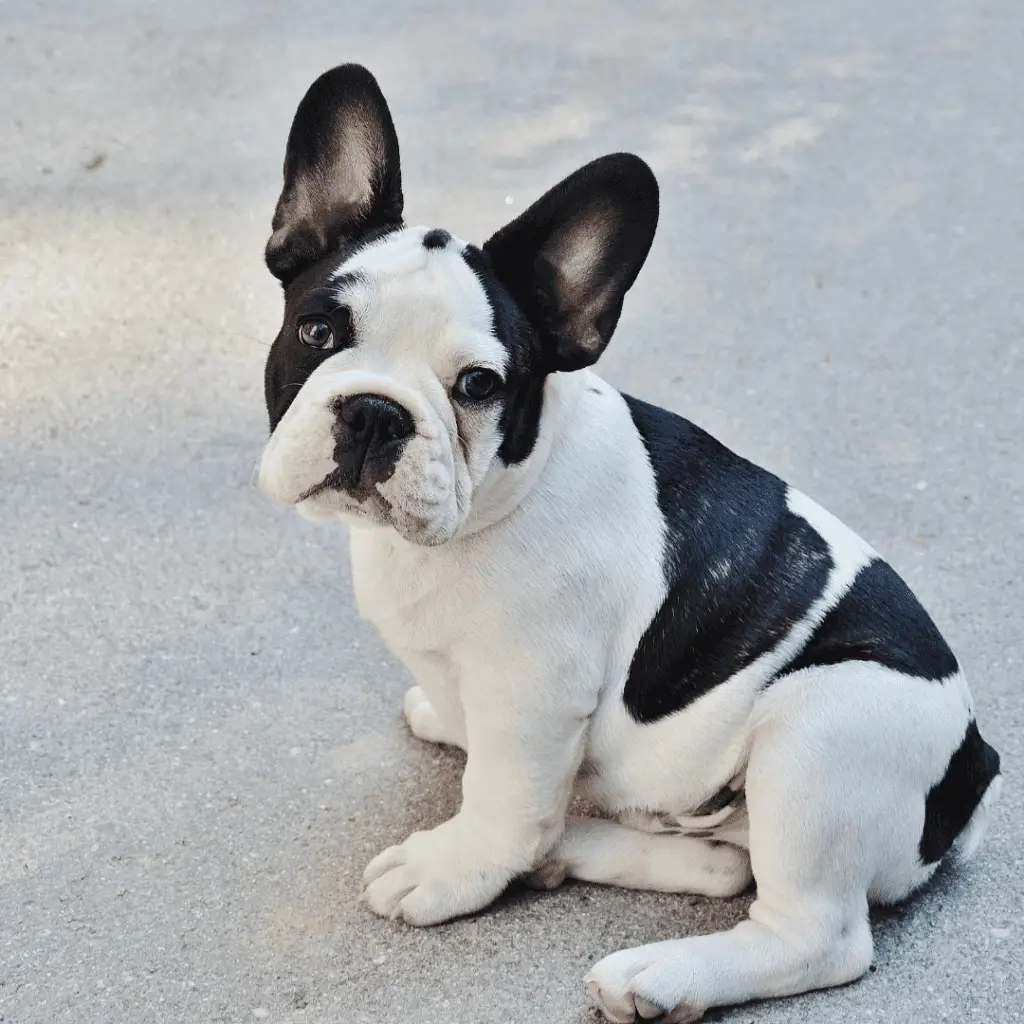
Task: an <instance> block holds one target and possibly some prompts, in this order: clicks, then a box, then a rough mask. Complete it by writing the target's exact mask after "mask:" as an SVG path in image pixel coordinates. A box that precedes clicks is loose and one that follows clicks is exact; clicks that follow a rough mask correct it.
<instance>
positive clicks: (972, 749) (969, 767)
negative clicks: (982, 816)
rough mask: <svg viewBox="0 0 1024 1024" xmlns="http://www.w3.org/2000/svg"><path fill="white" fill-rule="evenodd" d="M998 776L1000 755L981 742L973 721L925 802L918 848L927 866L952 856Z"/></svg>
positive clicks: (922, 860)
mask: <svg viewBox="0 0 1024 1024" xmlns="http://www.w3.org/2000/svg"><path fill="white" fill-rule="evenodd" d="M998 774H999V755H998V754H997V753H996V751H995V750H993V749H992V747H990V746H989V745H988V744H987V743H986V742H985V741H984V740H983V739H982V738H981V733H979V732H978V723H977V722H975V721H972V722H971V723H970V725H968V726H967V731H966V732H965V733H964V738H963V742H961V744H960V746H959V747H957V749H956V750H955V751H954V753H953V756H952V757H951V758H950V759H949V765H948V767H947V768H946V773H945V775H943V776H942V778H941V779H940V780H939V781H938V782H937V783H936V784H935V785H934V786H932V788H931V790H930V791H929V793H928V796H927V797H926V799H925V802H924V828H923V829H922V831H921V842H920V844H919V845H918V853H919V854H920V857H921V862H922V863H923V864H934V863H935V862H936V861H938V860H941V859H942V858H943V857H944V856H945V855H946V854H947V853H948V852H949V848H950V847H951V846H952V845H953V842H954V840H955V839H956V837H957V836H958V835H960V833H961V832H962V831H963V830H964V827H965V826H966V825H967V822H968V821H970V818H971V815H972V814H973V813H974V809H975V808H976V807H977V806H978V804H979V802H980V801H981V798H982V797H983V796H984V795H985V790H987V789H988V787H989V784H990V783H991V782H992V780H993V779H994V778H995V777H996V776H997V775H998Z"/></svg>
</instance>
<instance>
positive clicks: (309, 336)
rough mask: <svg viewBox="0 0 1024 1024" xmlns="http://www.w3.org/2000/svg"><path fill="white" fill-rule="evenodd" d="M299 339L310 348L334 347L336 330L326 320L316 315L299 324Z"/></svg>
mask: <svg viewBox="0 0 1024 1024" xmlns="http://www.w3.org/2000/svg"><path fill="white" fill-rule="evenodd" d="M299 341H301V342H302V344H303V345H306V346H307V347H309V348H319V349H327V348H334V331H333V330H331V325H330V324H329V323H328V322H327V321H326V320H321V319H320V318H319V317H314V318H313V319H311V320H303V321H302V323H301V324H299Z"/></svg>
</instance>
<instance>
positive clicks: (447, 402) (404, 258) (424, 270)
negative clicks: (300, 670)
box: [260, 65, 1001, 1021]
mask: <svg viewBox="0 0 1024 1024" xmlns="http://www.w3.org/2000/svg"><path fill="white" fill-rule="evenodd" d="M402 205H403V201H402V187H401V175H400V169H399V156H398V141H397V138H396V136H395V130H394V126H393V124H392V120H391V116H390V114H389V112H388V108H387V104H386V103H385V100H384V97H383V96H382V95H381V92H380V90H379V88H378V86H377V83H376V82H375V81H374V79H373V77H372V76H371V75H370V74H369V72H367V71H366V70H365V69H363V68H361V67H357V66H354V65H347V66H343V67H339V68H336V69H334V70H333V71H330V72H328V73H327V74H325V75H323V76H322V77H321V78H320V79H318V80H317V81H316V82H315V83H314V84H313V85H312V86H311V88H310V90H309V92H308V93H307V94H306V96H305V98H304V99H303V100H302V103H301V104H300V105H299V108H298V112H297V113H296V116H295V121H294V124H293V125H292V129H291V134H290V136H289V139H288V147H287V154H286V157H285V164H284V190H283V192H282V194H281V198H280V200H279V202H278V204H277V210H276V212H275V214H274V221H273V235H272V236H271V238H270V241H269V243H268V245H267V250H266V258H267V264H268V266H269V267H270V270H271V271H272V272H273V273H274V274H275V275H276V276H277V277H278V278H279V279H280V280H281V282H282V283H283V285H284V294H285V317H284V326H283V327H282V328H281V333H280V334H279V335H278V337H277V339H276V341H275V342H274V344H273V347H272V348H271V350H270V354H269V358H268V360H267V368H266V400H267V408H268V411H269V414H270V426H271V429H272V434H271V437H270V440H269V441H268V443H267V445H266V449H265V451H264V453H263V457H262V464H261V468H260V483H261V487H262V489H263V490H264V492H265V493H266V494H267V495H268V496H269V497H270V498H272V499H273V500H274V501H277V502H281V503H284V504H287V505H294V506H296V507H297V508H298V511H299V512H300V513H301V514H302V515H303V516H305V517H307V518H309V519H313V520H317V521H335V520H341V521H342V522H346V523H348V524H349V525H350V527H351V552H352V565H353V578H354V581H355V590H356V597H357V601H358V605H359V609H360V612H361V613H362V615H363V616H365V617H366V618H367V619H369V620H370V621H371V622H373V623H374V625H375V626H376V627H377V629H379V630H380V632H381V634H382V635H383V637H384V638H385V640H386V641H387V643H388V644H389V645H390V647H391V649H392V650H393V651H394V652H395V654H396V655H397V656H398V657H399V658H401V659H402V661H403V662H404V663H405V665H406V666H407V667H408V668H409V671H410V672H411V673H412V675H413V677H414V679H415V682H416V685H415V686H413V687H412V688H411V689H410V690H409V691H408V693H407V694H406V696H405V717H406V719H407V720H408V723H409V726H410V728H411V729H412V732H413V733H414V734H415V735H416V736H418V737H420V738H421V739H424V740H428V741H431V742H434V743H448V744H455V745H457V746H459V747H462V748H463V749H464V750H465V751H466V754H467V760H466V768H465V774H464V777H463V782H462V791H463V801H462V807H461V809H460V810H459V812H458V814H456V815H455V817H454V818H452V819H451V820H450V821H447V822H445V823H444V824H442V825H439V826H438V827H437V828H434V829H432V830H430V831H428V832H417V833H415V834H414V835H412V836H410V837H409V838H408V839H407V840H406V841H405V842H404V843H401V844H400V845H398V846H394V847H392V848H391V849H389V850H385V851H384V852H383V853H381V854H380V855H379V856H378V857H376V858H375V859H374V860H373V861H372V862H371V863H370V865H369V867H367V869H366V874H365V876H364V898H365V900H366V902H367V903H369V905H370V907H371V908H372V909H373V910H374V911H375V912H376V913H378V914H382V915H384V916H387V917H393V918H401V919H403V920H405V921H407V922H409V923H410V924H415V925H428V924H434V923H436V922H439V921H446V920H448V919H449V918H453V917H456V916H458V915H460V914H468V913H471V912H473V911H475V910H479V909H480V908H481V907H485V906H486V905H487V904H488V903H490V902H491V901H492V900H494V899H495V897H497V896H498V895H499V894H500V893H501V892H502V890H503V889H504V888H505V887H506V886H507V885H508V884H509V882H510V881H511V880H512V879H514V878H517V877H526V878H528V879H531V880H532V881H533V882H534V884H538V885H541V886H555V885H557V884H558V883H559V882H561V881H562V880H563V879H564V878H566V877H572V878H579V879H586V880H588V881H592V882H604V883H607V884H611V885H620V886H627V887H631V888H637V889H658V890H662V891H665V892H692V893H705V894H709V895H722V896H727V895H730V894H733V893H738V892H740V891H741V890H743V889H744V888H746V886H747V885H748V884H749V883H750V881H751V878H752V877H753V878H754V879H756V882H757V899H756V901H755V902H754V904H753V905H752V906H751V908H750V917H749V920H746V921H743V922H742V923H741V924H739V925H737V926H736V927H735V928H733V929H732V930H731V931H728V932H723V933H720V934H717V935H707V936H700V937H691V938H685V939H678V940H673V941H667V942H657V943H653V944H651V945H647V946H641V947H639V948H637V949H627V950H623V951H622V952H618V953H614V954H612V955H611V956H607V957H605V959H603V960H601V961H600V962H599V963H598V964H597V965H596V966H595V967H594V968H593V970H592V971H591V972H590V973H589V974H588V975H587V978H586V981H587V985H588V987H589V989H590V993H591V995H592V997H593V998H594V1000H595V1001H596V1002H597V1004H598V1006H600V1008H601V1009H602V1010H603V1011H604V1013H605V1015H606V1016H607V1017H608V1018H609V1019H611V1020H613V1021H632V1020H635V1019H636V1018H637V1017H640V1018H651V1017H659V1016H661V1015H663V1014H667V1019H668V1020H672V1021H692V1020H696V1019H698V1018H699V1017H700V1016H701V1015H702V1014H703V1013H704V1011H705V1010H706V1009H708V1007H712V1006H720V1005H723V1004H729V1003H737V1002H742V1001H744V1000H749V999H758V998H762V997H767V996H783V995H789V994H792V993H796V992H804V991H807V990H808V989H814V988H820V987H824V986H828V985H840V984H843V983H844V982H848V981H851V980H853V979H854V978H857V977H859V976H860V975H862V974H863V973H864V972H865V971H866V970H867V968H868V965H869V964H870V962H871V956H872V939H871V931H870V927H869V924H868V904H869V902H881V903H888V902H892V901H895V900H900V899H902V898H903V897H905V896H907V895H908V894H909V893H911V892H912V891H913V890H914V889H916V888H917V887H918V886H920V885H921V884H922V883H924V882H925V881H927V879H928V878H930V877H931V875H932V874H933V873H934V871H935V869H936V867H937V865H938V863H939V861H940V860H941V859H942V858H943V857H944V856H945V855H946V854H947V853H949V852H950V850H951V849H953V848H956V849H957V851H958V852H959V854H960V855H961V856H969V855H970V854H971V853H973V852H974V851H975V850H976V849H977V847H978V845H979V843H980V841H981V839H982V835H983V833H984V831H985V825H986V821H987V818H988V812H989V808H990V806H991V805H992V803H993V802H994V800H995V798H996V796H997V794H998V790H999V785H1000V783H1001V778H1000V776H999V757H998V755H997V754H996V752H995V751H994V750H993V749H992V748H991V747H990V746H988V745H987V744H986V743H985V742H984V741H983V740H982V738H981V736H980V735H979V732H978V727H977V725H976V724H975V717H974V708H973V704H972V700H971V695H970V692H969V691H968V688H967V683H966V682H965V680H964V677H963V675H962V674H961V672H960V669H959V666H958V664H957V661H956V658H955V657H954V656H953V654H952V652H951V651H950V649H949V648H948V647H947V645H946V643H945V642H944V641H943V639H942V637H941V636H940V634H939V632H938V630H937V629H936V628H935V626H934V624H933V623H932V621H931V619H930V618H929V617H928V615H927V614H926V613H925V611H924V610H923V609H922V608H921V606H920V605H919V604H918V603H917V601H916V600H915V598H914V597H913V595H912V594H911V593H910V591H909V590H908V589H907V587H906V585H905V584H904V583H903V582H902V580H901V579H900V578H899V577H898V576H897V575H896V573H895V572H894V571H893V570H892V569H891V568H890V567H889V566H888V565H887V564H886V563H885V562H884V561H882V559H881V558H879V556H878V555H877V554H876V553H875V552H874V551H873V550H872V549H871V548H870V547H869V546H868V545H867V544H865V543H864V542H863V541H862V540H861V539H860V538H859V537H858V536H857V535H856V534H854V533H853V532H852V531H851V530H849V529H848V528H847V527H845V526H844V525H843V524H842V523H840V522H839V521H838V520H836V519H835V518H834V517H833V516H831V515H830V514H829V513H828V512H826V511H825V510H824V509H822V508H821V507H820V506H818V505H816V504H815V503H814V502H813V501H812V500H811V499H810V498H808V497H806V496H805V495H803V494H801V493H799V492H798V491H795V490H793V489H792V488H790V487H787V486H786V484H784V483H783V482H782V481H781V480H779V479H777V478H776V477H774V476H772V474H770V473H768V472H766V471H764V470H762V469H759V468H758V467H757V466H754V465H751V463H749V462H747V461H745V460H744V459H742V458H740V457H739V456H737V455H734V454H733V453H732V452H731V451H729V450H728V449H726V448H724V447H723V446H722V445H721V444H719V443H718V442H717V441H715V440H714V439H713V438H711V437H709V436H708V435H707V434H706V433H704V432H703V431H702V430H700V429H699V428H698V427H696V426H694V425H693V424H692V423H689V422H687V421H686V420H684V419H681V418H680V417H678V416H675V415H673V414H671V413H669V412H666V411H664V410H662V409H658V408H655V407H653V406H650V405H647V404H645V403H644V402H641V401H639V400H637V399H634V398H630V397H628V396H625V395H622V394H620V393H619V392H617V391H616V390H615V389H614V388H612V387H610V386H609V385H608V384H606V383H605V382H604V381H603V380H602V379H601V378H600V377H598V376H596V375H595V374H594V373H593V372H591V370H590V369H588V368H589V367H590V366H591V365H592V364H593V363H594V362H596V361H597V359H598V358H599V356H600V355H601V353H602V351H603V350H604V348H605V346H606V345H607V344H608V342H609V340H610V339H611V336H612V333H613V331H614V330H615V325H616V323H617V321H618V318H619V313H620V311H621V308H622V301H623V297H624V296H625V294H626V292H627V291H628V290H629V288H630V286H631V285H632V284H633V281H634V280H635V279H636V276H637V274H638V272H639V270H640V267H641V266H642V264H643V262H644V260H645V258H646V256H647V253H648V250H649V248H650V246H651V241H652V239H653V237H654V230H655V226H656V224H657V220H658V186H657V183H656V182H655V179H654V176H653V175H652V173H651V171H650V169H649V168H648V167H647V165H646V164H644V163H643V161H641V160H640V159H638V158H637V157H635V156H631V155H629V154H625V153H620V154H616V155H613V156H607V157H603V158H602V159H599V160H595V161H594V162H593V163H590V164H588V165H587V166H585V167H583V168H582V169H580V170H579V171H577V172H576V173H575V174H572V175H570V176H569V177H568V178H567V179H566V180H565V181H563V182H562V183H561V184H559V185H557V186H556V187H555V188H554V189H552V190H551V191H550V192H548V193H547V194H546V195H545V196H543V197H542V198H541V199H539V200H538V201H537V202H536V203H535V204H534V205H533V206H531V207H530V208H529V209H528V210H526V212H525V213H523V214H522V215H521V216H519V217H517V218H516V219H515V220H514V221H512V223H510V224H509V225H507V226H506V227H504V228H502V229H501V230H500V231H499V232H498V233H497V234H496V235H494V237H492V238H491V239H490V241H488V242H486V243H485V244H484V245H483V246H482V247H481V248H477V247H476V246H474V245H470V244H468V243H466V242H463V241H460V240H459V239H457V238H455V237H454V236H453V235H451V234H449V233H448V232H447V231H444V230H441V229H437V228H435V229H431V230H427V229H425V228H420V227H407V226H406V225H405V223H404V222H403V219H402ZM574 795H578V796H582V797H584V798H585V799H586V800H587V801H588V802H589V803H590V804H592V805H596V806H597V807H600V808H601V809H603V810H604V811H605V812H607V813H608V815H609V817H608V818H604V817H602V818H582V819H576V818H569V819H568V820H567V818H566V810H567V807H568V805H569V802H570V799H571V798H572V797H573V796H574Z"/></svg>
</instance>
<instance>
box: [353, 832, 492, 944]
mask: <svg viewBox="0 0 1024 1024" xmlns="http://www.w3.org/2000/svg"><path fill="white" fill-rule="evenodd" d="M467 831H468V830H467V829H466V828H465V827H464V826H463V823H462V822H460V821H459V819H458V818H457V817H456V818H453V819H452V820H451V821H446V822H445V823H444V824H443V825H439V826H438V827H437V828H435V829H432V830H431V831H429V832H414V833H413V834H412V835H411V836H409V838H408V839H406V841H405V842H404V843H400V844H399V845H398V846H392V847H390V848H389V849H387V850H385V851H384V852H383V853H381V854H378V856H376V857H374V859H373V860H372V861H370V863H369V864H368V865H367V868H366V871H365V872H364V873H363V899H364V900H365V901H366V903H368V904H369V906H370V909H371V910H372V911H373V912H374V913H375V914H380V916H381V917H390V918H401V920H403V921H405V922H406V923H407V924H414V925H427V924H438V923H439V922H441V921H447V920H449V919H451V918H453V917H459V916H461V915H462V914H471V913H473V911H474V910H480V909H481V907H486V906H487V904H488V903H490V902H491V901H492V900H494V899H496V898H497V897H498V896H499V895H500V894H501V892H502V891H503V890H504V888H505V886H507V885H508V883H509V882H510V881H511V879H512V872H509V871H507V870H506V869H504V868H501V867H499V866H498V865H496V864H494V863H493V862H491V861H489V860H488V858H487V857H486V855H485V853H484V852H483V851H482V850H481V849H480V844H479V842H478V841H477V840H475V839H474V837H473V836H472V835H469V834H467Z"/></svg>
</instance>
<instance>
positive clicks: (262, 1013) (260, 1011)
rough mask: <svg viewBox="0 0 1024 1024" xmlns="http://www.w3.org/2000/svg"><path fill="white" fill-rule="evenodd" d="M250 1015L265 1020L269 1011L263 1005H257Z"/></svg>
mask: <svg viewBox="0 0 1024 1024" xmlns="http://www.w3.org/2000/svg"><path fill="white" fill-rule="evenodd" d="M252 1015H253V1016H254V1017H255V1018H256V1019H257V1020H266V1019H267V1018H268V1017H269V1016H270V1011H269V1010H268V1009H267V1008H266V1007H265V1006H257V1007H256V1009H255V1010H253V1011H252Z"/></svg>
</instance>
